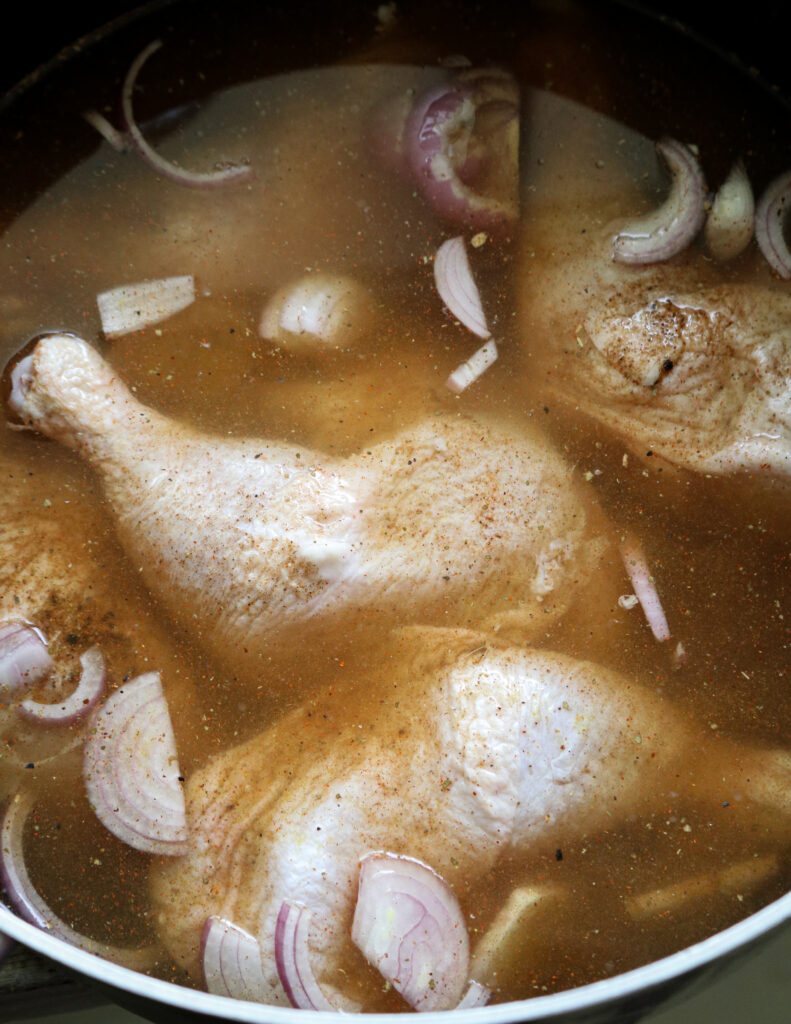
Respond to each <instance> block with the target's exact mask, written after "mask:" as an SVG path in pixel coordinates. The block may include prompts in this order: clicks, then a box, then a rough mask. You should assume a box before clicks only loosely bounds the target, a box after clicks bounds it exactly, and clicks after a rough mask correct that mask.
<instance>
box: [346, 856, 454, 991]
mask: <svg viewBox="0 0 791 1024" xmlns="http://www.w3.org/2000/svg"><path fill="white" fill-rule="evenodd" d="M352 941H353V942H354V943H355V945H356V946H357V947H358V948H359V949H360V951H361V952H362V953H363V955H364V956H365V958H366V959H367V960H368V962H369V963H371V964H372V965H373V966H374V967H376V968H377V969H378V970H379V972H380V973H381V974H382V975H383V977H385V978H386V979H387V980H388V981H389V982H391V983H392V985H393V987H394V988H395V989H396V991H397V992H400V994H401V995H402V996H403V997H404V999H405V1000H406V1001H407V1002H408V1003H409V1005H410V1006H411V1007H412V1008H413V1009H415V1010H421V1011H425V1010H451V1009H453V1007H454V1006H456V1005H457V1004H458V1003H459V1002H460V1001H461V998H462V994H463V992H464V987H465V985H466V983H467V976H468V971H469V963H470V949H469V940H468V937H467V928H466V927H465V924H464V917H463V916H462V913H461V908H460V907H459V904H458V901H457V899H456V897H455V895H454V894H453V890H452V889H451V888H450V886H449V885H448V883H447V882H446V881H445V880H444V879H443V878H441V877H440V875H438V874H437V873H436V871H433V870H432V869H431V868H430V867H429V866H428V865H427V864H424V863H422V861H419V860H415V859H414V858H412V857H406V856H403V855H400V854H395V853H370V854H367V855H366V856H365V857H363V858H362V860H361V861H360V882H359V892H358V895H357V906H356V907H355V911H354V921H353V923H352Z"/></svg>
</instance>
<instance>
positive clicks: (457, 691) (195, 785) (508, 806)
mask: <svg viewBox="0 0 791 1024" xmlns="http://www.w3.org/2000/svg"><path fill="white" fill-rule="evenodd" d="M401 635H402V641H401V644H400V647H399V648H398V650H397V651H396V653H395V654H394V655H392V656H391V659H390V660H389V662H388V664H386V665H384V666H383V669H382V679H381V680H380V681H379V682H380V683H381V685H379V686H377V687H376V689H375V690H373V691H370V690H368V689H366V691H365V695H364V696H363V697H362V699H360V697H359V695H358V698H357V699H356V700H355V698H354V696H352V697H351V706H353V707H355V708H356V712H355V717H353V718H352V719H351V721H350V720H349V716H348V713H347V712H346V711H345V708H346V707H348V706H349V695H348V694H346V695H345V696H344V695H341V694H339V693H337V692H333V691H332V688H330V687H328V688H325V690H324V692H323V693H322V694H321V695H319V696H318V697H317V698H316V699H315V700H314V701H312V702H311V703H310V704H309V705H307V706H305V707H303V708H302V709H300V710H299V711H296V712H294V713H293V714H291V715H289V716H288V717H286V718H284V719H282V720H281V721H280V722H279V723H277V724H276V725H275V726H273V727H271V728H270V729H269V730H268V731H266V732H264V733H262V734H260V735H259V736H258V737H256V738H255V739H253V740H251V741H249V742H247V743H245V744H243V745H242V746H239V747H236V748H234V749H232V750H229V751H228V752H226V753H223V754H221V755H219V756H217V757H216V758H214V759H213V760H212V761H210V762H209V764H208V765H207V767H205V768H204V769H202V770H200V771H198V772H197V773H196V774H195V775H193V777H192V778H191V779H190V780H189V782H188V785H187V806H188V818H189V820H190V822H191V823H192V829H193V834H192V840H191V849H190V852H189V853H188V854H187V855H186V857H185V858H184V859H183V860H182V861H180V862H178V863H175V862H173V863H167V864H162V865H161V866H159V867H156V868H155V869H154V871H153V875H152V885H151V892H152V898H153V902H154V906H155V909H156V912H157V915H158V920H159V925H160V930H161V934H162V937H163V941H164V942H165V944H166V945H167V946H168V948H169V949H170V951H171V952H172V953H173V955H174V956H175V958H176V960H177V961H178V962H179V963H180V964H182V965H183V966H184V967H186V968H187V969H188V970H189V971H190V972H191V973H192V974H193V976H195V977H199V972H200V958H201V933H202V929H203V926H204V922H205V921H206V919H207V918H208V917H209V916H211V915H216V916H220V917H222V918H224V919H226V920H229V921H232V922H233V923H234V924H236V925H237V926H239V927H241V928H243V929H245V930H246V931H247V932H249V933H250V934H252V935H254V936H256V937H257V938H258V941H259V944H260V950H261V960H262V964H263V970H264V974H265V978H266V981H267V983H268V986H269V990H268V999H269V1001H271V1002H274V1003H284V1002H285V1001H286V999H285V993H284V990H283V988H282V987H281V984H280V981H279V978H278V972H277V966H276V960H275V952H274V949H275V927H276V921H277V918H278V913H279V911H280V908H281V906H282V904H283V902H284V901H292V902H296V903H298V904H302V905H303V906H305V907H306V908H307V909H308V910H309V911H310V913H311V923H310V932H309V948H310V956H311V966H312V969H313V972H314V973H315V975H316V977H317V979H318V981H319V983H320V984H321V986H322V988H323V989H324V991H325V993H326V994H327V995H328V997H329V998H330V999H331V1000H332V1001H333V1002H334V1004H335V1005H336V1006H337V1007H338V1008H345V1009H353V1008H359V1006H362V1007H363V1008H366V1007H367V1008H370V1004H371V998H372V993H371V992H368V993H366V991H365V983H361V982H358V983H356V987H355V984H354V983H352V982H351V981H350V980H349V978H350V977H352V976H353V972H352V971H351V966H352V965H353V963H354V961H353V960H352V961H351V962H350V960H349V958H350V956H353V955H354V954H353V951H350V949H349V942H348V935H349V928H350V924H351V918H352V913H353V910H354V901H355V894H356V887H357V876H358V870H359V861H360V858H361V857H362V856H364V855H365V854H367V853H369V852H370V851H375V850H383V849H384V850H388V851H391V852H394V853H397V854H405V855H409V856H412V857H417V858H420V859H421V860H423V861H424V862H425V863H427V864H429V865H431V867H432V868H434V870H436V871H438V872H439V873H440V874H441V875H443V876H444V877H445V878H446V879H448V880H450V881H452V883H453V884H454V887H455V888H456V890H457V892H459V893H463V892H464V890H465V886H468V885H469V884H470V883H471V882H474V881H475V880H476V879H480V878H481V876H482V875H483V874H484V873H486V872H488V871H489V870H491V868H492V867H493V865H494V864H495V862H496V861H497V860H498V859H499V858H500V857H502V856H503V855H505V854H507V853H508V852H509V851H511V852H513V851H514V850H515V849H519V850H520V851H529V850H530V849H531V848H533V847H535V846H536V845H537V844H539V843H541V842H544V843H549V844H551V845H552V846H553V847H557V846H561V845H566V844H567V843H568V842H570V840H571V837H572V836H574V837H581V836H582V835H584V834H588V833H593V832H595V831H597V830H600V829H602V828H611V827H613V826H614V825H616V823H617V822H618V821H619V820H621V821H623V820H625V819H627V818H629V817H630V816H633V815H635V814H640V813H641V812H644V813H647V814H650V813H651V812H653V811H655V810H657V809H658V808H664V807H666V806H668V805H671V806H672V805H674V804H677V803H678V801H679V800H681V801H682V802H683V801H685V800H686V801H687V802H688V803H692V802H697V803H702V804H704V805H705V806H707V807H713V806H721V803H722V801H723V800H728V799H734V793H735V792H736V791H737V790H738V791H739V794H740V797H743V798H744V799H745V800H750V799H752V800H753V801H755V802H756V804H759V805H760V804H763V805H766V806H769V807H771V808H772V809H773V812H774V813H778V814H780V815H783V816H787V815H788V814H789V813H791V797H790V796H789V793H791V788H790V787H791V756H789V755H788V754H786V753H784V752H777V751H764V750H748V751H742V750H741V749H736V748H735V747H734V746H732V745H731V744H729V743H728V742H727V741H724V740H719V741H717V742H716V743H715V742H713V741H712V740H710V739H708V738H707V737H706V736H705V735H704V733H705V731H706V729H705V727H704V726H701V727H700V729H697V728H696V727H695V726H694V725H692V724H690V725H688V724H685V722H684V721H683V720H682V719H681V718H680V717H679V715H678V714H677V713H676V712H675V711H674V710H673V709H672V708H671V707H670V706H669V705H668V704H667V702H665V701H663V700H662V699H661V698H659V697H657V696H656V695H655V694H654V693H653V692H651V691H650V690H648V689H645V688H642V687H641V686H639V685H637V684H635V683H633V682H632V681H631V680H629V679H627V678H624V677H622V676H619V675H618V674H616V673H615V672H613V671H611V670H608V669H604V668H601V667H597V666H596V665H594V664H592V663H590V662H582V661H576V660H574V659H571V658H568V657H566V656H565V655H561V654H556V653H552V652H546V651H537V650H529V649H524V648H500V649H498V648H493V647H491V646H489V647H487V646H486V643H487V641H486V640H485V638H482V637H481V636H480V635H475V634H471V633H465V632H464V631H452V630H441V629H430V628H429V629H410V630H405V631H403V632H402V634H401ZM371 692H373V693H376V694H377V695H379V697H380V699H371V697H370V694H371ZM679 793H680V794H681V796H679ZM347 971H348V973H347ZM473 974H474V967H473ZM374 998H375V997H374Z"/></svg>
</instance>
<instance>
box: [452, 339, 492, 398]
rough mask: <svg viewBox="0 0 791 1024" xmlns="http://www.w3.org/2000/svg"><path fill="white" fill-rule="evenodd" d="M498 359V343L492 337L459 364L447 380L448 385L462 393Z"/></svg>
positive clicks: (457, 392)
mask: <svg viewBox="0 0 791 1024" xmlns="http://www.w3.org/2000/svg"><path fill="white" fill-rule="evenodd" d="M496 359H497V345H496V344H495V343H494V341H493V340H492V339H489V341H487V342H486V344H485V345H481V347H480V348H479V349H478V350H477V351H476V352H473V354H472V355H471V356H470V358H469V359H468V360H467V362H466V363H462V364H461V366H457V367H456V369H455V370H454V371H453V373H452V374H451V375H450V377H448V379H447V380H446V381H445V384H446V386H447V387H449V388H450V390H451V391H452V392H453V393H454V394H456V395H460V394H461V393H462V391H464V390H465V388H468V387H469V386H470V384H472V383H473V382H474V381H476V380H477V379H478V378H479V377H480V376H481V374H482V373H483V372H484V371H485V370H488V369H489V367H490V366H491V365H492V363H493V362H495V361H496Z"/></svg>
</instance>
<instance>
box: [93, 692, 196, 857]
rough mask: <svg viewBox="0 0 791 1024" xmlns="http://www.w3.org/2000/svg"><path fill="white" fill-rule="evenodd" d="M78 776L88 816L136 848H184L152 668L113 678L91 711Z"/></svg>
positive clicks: (181, 807) (178, 791)
mask: <svg viewBox="0 0 791 1024" xmlns="http://www.w3.org/2000/svg"><path fill="white" fill-rule="evenodd" d="M83 778H84V781H85V789H86V791H87V793H88V799H89V800H90V801H91V805H92V806H93V810H94V812H95V813H96V816H97V817H98V818H99V820H100V821H101V822H102V824H103V825H104V826H105V827H106V828H107V829H109V831H110V832H112V833H113V835H114V836H116V837H117V838H118V839H121V840H122V841H123V842H125V843H127V844H128V845H129V846H132V847H134V848H135V849H136V850H142V851H143V852H144V853H155V854H171V855H173V856H178V855H179V854H182V853H184V852H185V851H186V846H187V841H188V838H189V833H188V830H187V818H186V809H185V803H184V791H183V789H182V786H181V781H180V772H179V766H178V757H177V754H176V741H175V738H174V736H173V727H172V725H171V722H170V715H169V714H168V706H167V702H166V700H165V696H164V694H163V692H162V682H161V680H160V678H159V673H158V672H146V673H145V674H144V675H142V676H138V677H137V678H136V679H133V680H132V681H131V682H130V683H126V684H125V685H123V686H121V687H120V688H119V689H118V690H116V691H115V692H114V693H113V694H111V695H110V697H108V699H107V700H106V701H105V702H104V704H103V705H102V706H101V708H99V710H98V711H97V712H96V713H95V715H94V718H93V721H92V722H91V729H90V732H89V734H88V739H87V740H86V741H85V752H84V757H83Z"/></svg>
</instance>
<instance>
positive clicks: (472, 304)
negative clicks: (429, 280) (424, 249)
mask: <svg viewBox="0 0 791 1024" xmlns="http://www.w3.org/2000/svg"><path fill="white" fill-rule="evenodd" d="M434 281H435V282H436V285H437V291H438V292H439V297H440V298H441V299H442V301H443V302H444V303H445V305H446V306H447V307H448V310H449V311H450V313H451V314H452V315H453V316H455V317H456V319H457V320H458V321H459V322H460V323H462V324H464V326H465V327H466V328H467V329H468V330H470V331H472V332H473V334H477V335H478V337H479V338H489V337H491V332H490V330H489V326H488V324H487V323H486V314H485V313H484V311H483V303H482V302H481V295H480V292H479V291H478V286H477V285H476V283H475V280H474V278H473V276H472V271H471V270H470V261H469V258H468V256H467V247H466V245H465V244H464V239H463V238H462V237H461V235H459V236H458V237H457V238H449V239H448V241H447V242H443V243H442V245H441V246H440V247H439V249H437V254H436V256H435V257H434Z"/></svg>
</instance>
